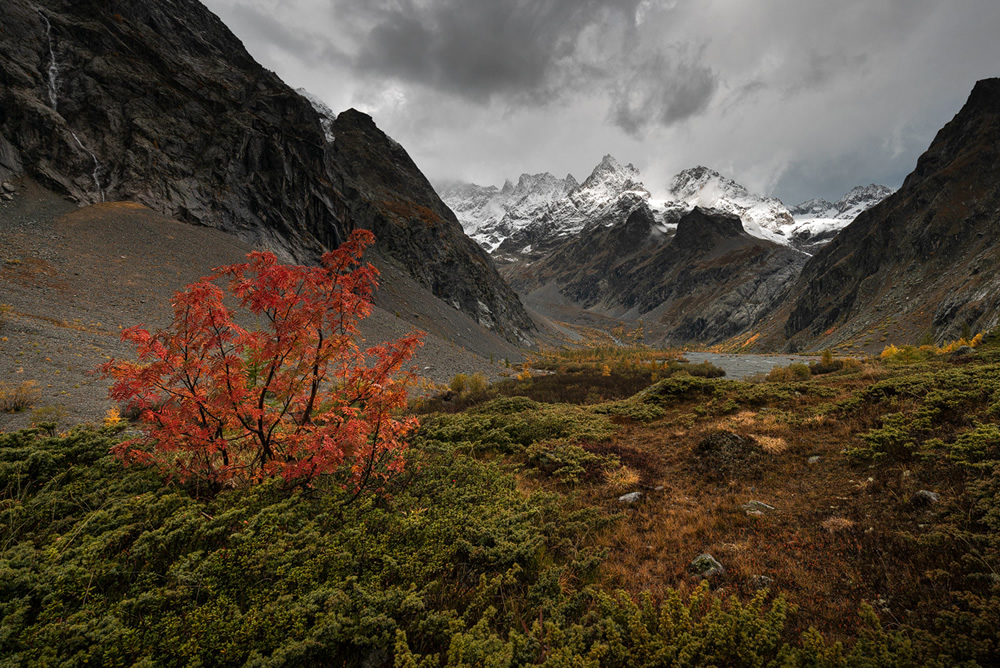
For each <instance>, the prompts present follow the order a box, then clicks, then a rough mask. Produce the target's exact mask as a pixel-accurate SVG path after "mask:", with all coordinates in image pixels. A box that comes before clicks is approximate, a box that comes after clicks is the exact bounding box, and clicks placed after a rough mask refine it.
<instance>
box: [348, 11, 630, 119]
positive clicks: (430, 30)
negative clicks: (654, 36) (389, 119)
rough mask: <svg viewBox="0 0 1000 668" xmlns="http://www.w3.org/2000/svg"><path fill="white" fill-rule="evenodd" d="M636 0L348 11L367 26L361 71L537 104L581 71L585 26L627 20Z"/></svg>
mask: <svg viewBox="0 0 1000 668" xmlns="http://www.w3.org/2000/svg"><path fill="white" fill-rule="evenodd" d="M638 3H639V0H616V1H614V2H601V1H599V0H548V1H546V2H537V1H535V0H436V1H434V2H422V3H419V4H418V3H417V2H414V1H412V0H399V1H398V2H374V3H373V2H369V1H365V0H362V1H360V2H359V3H358V4H351V6H350V8H349V10H348V11H347V12H346V13H345V15H347V16H351V17H353V18H354V20H356V21H357V23H358V24H359V25H362V26H368V31H367V34H366V37H365V39H364V40H362V44H361V48H360V49H359V51H358V52H357V54H356V56H355V64H356V66H357V68H358V70H359V71H360V72H361V73H365V74H370V75H377V76H382V77H389V78H393V79H397V80H405V81H409V82H414V83H419V84H422V85H425V86H428V87H430V88H433V89H437V90H440V91H443V92H447V93H450V94H454V95H458V96H462V97H465V98H468V99H471V100H475V101H479V102H487V101H490V100H491V99H493V98H494V97H496V96H514V97H516V98H518V99H519V100H521V101H522V102H523V103H536V104H537V103H544V102H547V101H549V100H551V99H554V98H557V97H559V96H561V95H562V94H564V93H565V92H566V90H567V89H568V88H570V87H571V86H572V85H573V83H574V82H575V81H577V80H578V79H579V78H580V77H581V75H583V74H584V73H585V72H586V69H587V68H586V62H585V61H586V55H587V54H585V53H582V52H581V50H582V45H581V36H582V34H583V33H584V32H585V31H586V30H587V29H588V28H589V27H591V26H594V25H600V24H602V23H618V24H619V25H624V26H629V25H631V24H632V23H633V22H634V17H635V10H636V7H637V5H638ZM347 4H350V3H349V0H341V1H340V2H339V3H338V6H339V7H341V8H343V7H344V6H345V5H347ZM591 74H594V75H597V74H600V73H598V72H593V71H591Z"/></svg>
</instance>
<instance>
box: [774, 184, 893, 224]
mask: <svg viewBox="0 0 1000 668" xmlns="http://www.w3.org/2000/svg"><path fill="white" fill-rule="evenodd" d="M894 192H895V191H894V190H893V189H892V188H888V187H886V186H881V185H876V184H874V183H872V184H870V185H867V186H855V187H853V188H851V189H850V190H849V191H848V192H847V194H846V195H844V196H843V197H841V198H840V199H839V200H837V202H836V204H832V203H830V202H828V201H826V200H825V199H810V200H806V201H805V202H802V203H801V204H797V205H795V206H794V207H792V209H791V211H792V215H794V216H795V219H796V220H812V219H817V218H824V219H831V220H833V219H835V220H846V221H848V222H850V221H852V220H854V219H855V218H857V217H858V214H860V213H861V212H862V211H867V210H868V209H870V208H872V207H873V206H875V205H876V204H878V203H879V202H881V201H882V200H884V199H885V198H886V197H888V196H889V195H891V194H892V193H894Z"/></svg>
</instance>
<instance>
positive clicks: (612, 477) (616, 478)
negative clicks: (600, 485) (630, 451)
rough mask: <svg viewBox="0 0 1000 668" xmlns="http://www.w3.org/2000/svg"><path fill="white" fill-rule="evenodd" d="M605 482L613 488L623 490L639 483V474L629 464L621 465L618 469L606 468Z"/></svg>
mask: <svg viewBox="0 0 1000 668" xmlns="http://www.w3.org/2000/svg"><path fill="white" fill-rule="evenodd" d="M604 482H605V483H607V485H608V487H610V488H611V489H613V490H615V491H622V490H625V489H629V488H632V487H635V486H636V485H638V484H639V474H638V473H637V472H636V471H635V470H634V469H632V468H630V467H628V466H621V467H619V468H617V469H611V470H606V471H605V472H604Z"/></svg>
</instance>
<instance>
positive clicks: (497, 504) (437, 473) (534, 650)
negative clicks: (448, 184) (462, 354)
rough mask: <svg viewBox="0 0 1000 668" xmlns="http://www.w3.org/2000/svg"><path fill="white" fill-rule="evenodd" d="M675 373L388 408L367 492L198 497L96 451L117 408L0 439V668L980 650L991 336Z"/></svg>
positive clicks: (989, 632) (996, 550) (707, 659)
mask: <svg viewBox="0 0 1000 668" xmlns="http://www.w3.org/2000/svg"><path fill="white" fill-rule="evenodd" d="M671 366H672V368H673V370H672V371H669V372H666V371H664V372H663V373H662V374H660V375H659V378H658V379H657V380H656V381H655V382H654V381H653V375H652V372H650V371H649V370H648V369H643V368H641V366H636V365H631V364H624V365H623V364H620V363H617V362H616V361H615V360H614V359H608V360H606V361H604V360H602V359H601V358H600V357H599V356H591V357H587V356H578V358H577V359H576V360H565V363H555V362H553V363H552V368H551V371H554V373H550V374H546V375H541V376H540V375H535V376H534V377H532V375H531V372H530V371H529V372H525V373H522V374H521V375H520V376H519V378H518V379H517V380H511V381H507V382H506V383H505V384H504V385H495V386H490V387H482V386H481V385H480V384H478V383H472V384H471V385H472V387H471V390H470V388H469V385H470V384H468V383H463V384H460V385H461V387H459V388H458V391H453V392H452V395H451V396H450V397H449V398H447V399H444V398H441V399H439V400H436V401H431V402H424V403H422V404H421V405H419V406H416V407H415V408H414V410H416V411H417V412H418V413H420V420H421V427H420V429H419V431H418V432H417V434H416V436H415V437H413V438H412V442H411V446H410V449H409V451H408V454H407V458H408V459H407V464H406V467H405V470H404V472H403V473H402V474H400V475H398V476H397V477H396V478H394V479H392V480H391V481H390V482H389V484H388V485H387V486H386V488H385V489H384V491H383V492H382V493H381V494H379V495H377V496H376V495H367V496H365V495H363V496H360V497H357V498H354V497H353V495H352V494H351V493H349V492H347V491H344V490H342V489H340V488H339V487H337V486H336V485H333V484H327V483H325V482H323V481H322V480H321V481H320V482H318V483H317V484H316V485H315V486H314V487H312V488H308V489H302V488H299V489H296V490H286V489H283V488H282V485H281V481H280V480H276V481H271V482H269V483H265V484H262V485H257V486H255V487H251V488H248V489H233V490H227V491H223V492H221V493H218V494H216V495H214V496H212V497H208V498H199V497H197V496H196V495H194V494H193V492H192V491H191V490H189V489H187V488H185V487H184V486H182V485H180V484H178V483H177V482H176V481H170V480H164V479H162V478H161V477H159V476H158V475H157V474H156V473H155V472H153V471H151V470H145V469H142V468H139V467H135V466H133V467H130V468H123V467H122V466H121V464H120V463H119V462H118V461H117V460H115V459H114V458H113V457H111V456H109V455H108V451H109V448H111V446H112V445H113V444H114V443H116V442H118V441H119V440H121V439H122V438H123V437H124V435H126V434H127V433H128V431H129V430H130V427H129V426H128V425H127V424H126V423H125V422H123V421H118V420H116V419H115V418H114V416H112V417H111V418H110V419H107V420H105V422H104V424H102V425H100V426H95V427H76V428H74V429H72V430H70V431H69V432H63V433H60V432H59V427H58V425H56V424H54V423H51V422H50V423H41V424H39V425H38V426H37V427H35V428H33V429H29V430H25V431H20V432H14V433H8V434H0V490H2V497H0V617H2V619H3V625H2V631H0V656H4V657H6V661H7V662H8V663H9V664H10V665H78V664H82V663H91V664H107V665H161V664H162V665H229V664H245V665H259V666H264V665H308V664H322V665H340V664H345V665H376V666H377V665H396V666H437V665H456V666H458V665H465V666H506V665H524V664H545V665H552V666H563V665H566V666H568V665H574V666H586V665H593V666H598V665H605V666H617V665H630V666H654V665H754V666H762V665H789V666H796V665H831V666H846V665H852V666H853V665H858V666H862V665H863V666H876V665H878V666H882V665H941V666H952V665H958V664H962V663H966V664H967V665H974V664H979V665H995V664H996V663H997V661H998V660H1000V648H998V646H997V639H996V629H997V628H998V627H1000V576H998V574H997V573H998V571H997V569H998V567H1000V558H998V557H1000V538H998V536H1000V482H998V480H1000V478H998V473H1000V470H998V467H1000V428H998V426H997V420H998V418H1000V345H997V344H995V343H994V342H992V341H989V340H988V342H987V343H985V344H983V345H982V346H980V347H979V348H977V349H976V351H975V352H974V353H972V354H966V355H958V356H956V354H950V355H949V354H943V355H935V356H929V357H928V358H927V359H924V358H923V357H921V356H911V357H907V356H887V358H886V359H885V360H872V361H868V362H864V363H862V364H844V365H830V366H829V367H826V366H824V367H819V368H814V369H812V370H811V371H810V372H809V373H805V372H800V371H801V370H799V369H797V370H794V371H792V372H789V373H786V374H774V378H780V379H781V380H780V382H771V381H767V380H761V381H757V382H739V381H733V380H728V379H725V378H717V377H710V376H712V375H713V374H711V373H709V372H708V370H703V372H702V373H701V375H693V374H692V373H691V371H692V369H684V368H681V367H683V365H681V364H678V363H676V362H674V363H673V364H672V365H671ZM799 366H804V365H799ZM838 366H839V368H838V369H837V370H830V369H833V368H835V367H838ZM827 371H828V372H827ZM824 372H826V373H824ZM668 373H669V375H668ZM695 373H698V371H697V370H695ZM640 376H642V377H644V378H646V380H645V381H642V382H640V381H639V380H637V379H639V378H640ZM618 380H620V381H621V382H620V383H619V382H617V381H618ZM588 383H589V386H590V389H589V390H588V391H586V392H581V391H579V390H578V389H572V390H571V391H566V392H563V393H560V392H558V388H559V386H560V385H565V386H566V387H570V386H572V387H573V388H576V387H577V386H579V385H581V384H583V385H587V384H588ZM636 385H638V386H639V387H640V388H641V389H638V390H636V387H635V386H636ZM643 386H644V387H643ZM626 388H627V389H626ZM470 392H474V393H475V396H471V395H470ZM626 392H627V394H625V393H626ZM623 394H624V396H623ZM556 400H558V401H561V402H563V403H555V402H554V401H556ZM449 411H453V412H449ZM633 493H638V494H633ZM706 554H709V555H711V557H712V558H711V560H709V559H706V558H705V557H703V556H702V555H706ZM713 562H714V563H713ZM717 566H721V568H718V567H717Z"/></svg>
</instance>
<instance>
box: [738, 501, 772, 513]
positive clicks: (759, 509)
mask: <svg viewBox="0 0 1000 668" xmlns="http://www.w3.org/2000/svg"><path fill="white" fill-rule="evenodd" d="M740 508H742V509H743V510H745V511H746V513H747V515H749V514H751V513H753V514H755V515H762V514H763V513H773V512H774V506H769V505H767V504H766V503H763V502H762V501H750V502H749V503H744V504H743V505H742V506H740Z"/></svg>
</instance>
